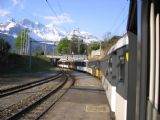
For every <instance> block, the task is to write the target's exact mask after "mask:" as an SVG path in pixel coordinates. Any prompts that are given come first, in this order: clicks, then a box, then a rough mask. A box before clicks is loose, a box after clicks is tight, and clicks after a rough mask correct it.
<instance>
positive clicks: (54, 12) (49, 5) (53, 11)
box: [45, 0, 67, 31]
mask: <svg viewBox="0 0 160 120" xmlns="http://www.w3.org/2000/svg"><path fill="white" fill-rule="evenodd" d="M45 1H46V3H47V5H48V7H49V8H50V10H51V11H52V13H53V14H54V15H55V17H56V19H57V20H58V21H59V22H62V21H61V19H59V17H58V16H57V13H56V11H55V10H54V9H53V8H52V6H51V4H50V3H49V2H48V0H45ZM63 28H64V29H65V31H67V30H66V28H65V27H64V26H63Z"/></svg>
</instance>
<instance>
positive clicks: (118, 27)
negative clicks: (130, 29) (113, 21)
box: [115, 15, 128, 33]
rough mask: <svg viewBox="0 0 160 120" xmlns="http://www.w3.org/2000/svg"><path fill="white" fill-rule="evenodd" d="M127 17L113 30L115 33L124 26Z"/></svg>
mask: <svg viewBox="0 0 160 120" xmlns="http://www.w3.org/2000/svg"><path fill="white" fill-rule="evenodd" d="M127 17H128V15H127V16H126V17H125V18H124V19H123V20H122V22H121V23H120V24H119V25H118V26H117V28H116V29H115V33H116V32H118V31H119V29H120V27H121V26H122V25H123V24H124V22H125V21H126V20H127Z"/></svg>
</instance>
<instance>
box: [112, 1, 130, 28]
mask: <svg viewBox="0 0 160 120" xmlns="http://www.w3.org/2000/svg"><path fill="white" fill-rule="evenodd" d="M127 4H128V2H126V4H125V5H124V6H123V7H122V9H121V10H120V12H119V14H118V15H117V17H116V18H115V20H114V22H113V24H112V26H111V27H110V29H109V30H110V31H112V30H113V28H115V27H116V25H117V23H118V22H117V20H118V21H119V18H120V17H121V16H122V14H123V12H124V11H125V9H126V7H127ZM120 24H121V23H120Z"/></svg>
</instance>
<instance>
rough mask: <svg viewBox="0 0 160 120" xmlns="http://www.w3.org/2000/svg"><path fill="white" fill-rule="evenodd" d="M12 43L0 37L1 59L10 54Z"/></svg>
mask: <svg viewBox="0 0 160 120" xmlns="http://www.w3.org/2000/svg"><path fill="white" fill-rule="evenodd" d="M10 48H11V46H10V44H9V43H8V42H6V41H5V40H4V39H3V38H0V59H2V58H4V57H5V56H7V55H8V52H9V49H10Z"/></svg>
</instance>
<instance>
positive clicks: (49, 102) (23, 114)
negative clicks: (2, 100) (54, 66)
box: [0, 75, 73, 120]
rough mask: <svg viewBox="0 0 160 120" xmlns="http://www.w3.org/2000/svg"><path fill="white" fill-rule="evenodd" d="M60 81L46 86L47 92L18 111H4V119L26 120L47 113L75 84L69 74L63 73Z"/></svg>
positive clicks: (32, 119) (34, 119)
mask: <svg viewBox="0 0 160 120" xmlns="http://www.w3.org/2000/svg"><path fill="white" fill-rule="evenodd" d="M59 79H60V81H59V83H58V84H56V85H55V86H52V87H48V88H46V90H45V92H43V93H41V94H39V95H37V96H38V97H37V99H35V100H33V101H32V102H30V103H29V104H26V105H25V106H23V107H20V108H18V107H17V110H16V111H14V110H13V111H11V112H9V111H8V110H6V112H8V113H5V112H4V111H3V112H4V114H5V115H4V116H0V119H2V120H17V119H23V120H24V119H25V120H37V119H39V118H40V117H41V116H43V114H45V113H46V112H47V111H48V110H49V109H50V108H51V107H52V106H53V105H54V104H55V103H56V102H57V101H58V100H59V99H60V97H61V96H62V95H63V94H64V93H65V92H66V90H67V88H69V87H70V86H71V85H72V84H73V80H72V79H70V78H68V76H67V75H62V76H61V78H59Z"/></svg>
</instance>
